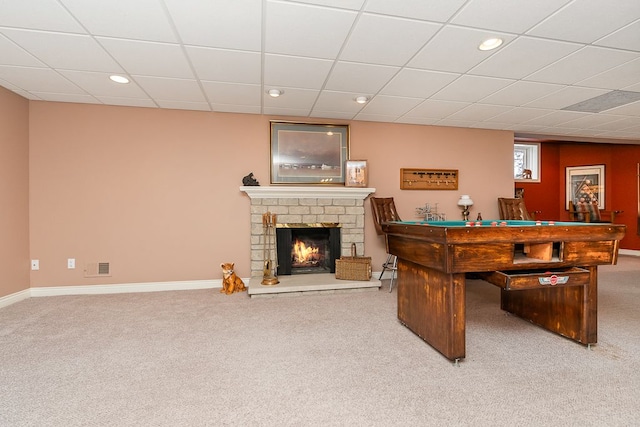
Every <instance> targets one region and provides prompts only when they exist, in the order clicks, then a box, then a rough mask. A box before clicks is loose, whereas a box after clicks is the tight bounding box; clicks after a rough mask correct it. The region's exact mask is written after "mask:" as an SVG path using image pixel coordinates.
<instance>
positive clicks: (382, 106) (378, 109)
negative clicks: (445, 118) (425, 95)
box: [360, 95, 423, 120]
mask: <svg viewBox="0 0 640 427" xmlns="http://www.w3.org/2000/svg"><path fill="white" fill-rule="evenodd" d="M422 101H423V100H422V99H419V98H401V97H397V96H385V95H378V96H376V97H374V98H373V99H372V100H371V101H369V102H368V103H367V104H366V105H365V107H364V108H363V109H362V110H361V111H360V114H373V115H380V116H395V117H396V118H397V117H399V116H401V115H403V114H405V113H407V112H408V111H409V110H411V109H413V108H414V107H415V106H417V105H418V104H420V103H421V102H422ZM394 120H395V119H394Z"/></svg>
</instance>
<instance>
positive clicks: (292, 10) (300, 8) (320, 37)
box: [265, 1, 356, 59]
mask: <svg viewBox="0 0 640 427" xmlns="http://www.w3.org/2000/svg"><path fill="white" fill-rule="evenodd" d="M355 18H356V13H355V12H352V11H347V10H339V9H328V8H324V7H317V6H308V5H302V4H293V3H282V2H273V1H270V2H267V14H266V31H265V52H266V53H280V54H284V55H296V56H306V57H312V58H326V59H332V58H335V57H336V56H337V55H338V52H340V49H341V48H342V46H343V44H344V42H345V39H346V37H347V35H348V34H349V31H350V30H351V27H352V25H353V23H354V21H355ZM283 23H286V25H283ZM327 29H330V30H329V31H328V30H327Z"/></svg>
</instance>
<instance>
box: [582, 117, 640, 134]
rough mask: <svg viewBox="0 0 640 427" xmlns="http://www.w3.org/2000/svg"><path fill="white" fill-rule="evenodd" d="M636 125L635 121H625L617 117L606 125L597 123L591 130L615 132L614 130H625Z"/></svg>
mask: <svg viewBox="0 0 640 427" xmlns="http://www.w3.org/2000/svg"><path fill="white" fill-rule="evenodd" d="M636 124H638V121H637V120H632V119H625V118H622V117H619V118H618V119H617V120H611V121H610V122H606V123H598V124H596V125H595V126H592V127H591V128H592V129H597V130H604V131H616V130H625V129H627V128H630V127H632V126H634V125H636Z"/></svg>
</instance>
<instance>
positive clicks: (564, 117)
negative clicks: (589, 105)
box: [526, 110, 589, 127]
mask: <svg viewBox="0 0 640 427" xmlns="http://www.w3.org/2000/svg"><path fill="white" fill-rule="evenodd" d="M547 111H548V114H545V115H544V116H540V117H536V118H533V119H531V120H529V121H527V122H526V124H527V125H536V126H547V127H549V126H557V125H561V124H563V123H567V122H570V121H571V120H575V119H579V118H580V117H585V116H586V115H588V114H589V113H580V112H577V111H553V110H547Z"/></svg>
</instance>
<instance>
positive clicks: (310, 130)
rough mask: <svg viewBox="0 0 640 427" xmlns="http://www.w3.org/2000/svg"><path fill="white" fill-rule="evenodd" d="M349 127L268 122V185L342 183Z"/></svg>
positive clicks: (347, 156)
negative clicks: (269, 144) (269, 179)
mask: <svg viewBox="0 0 640 427" xmlns="http://www.w3.org/2000/svg"><path fill="white" fill-rule="evenodd" d="M348 159H349V126H348V125H325V124H307V123H290V122H271V184H325V185H344V184H345V162H346V161H347V160H348Z"/></svg>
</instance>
